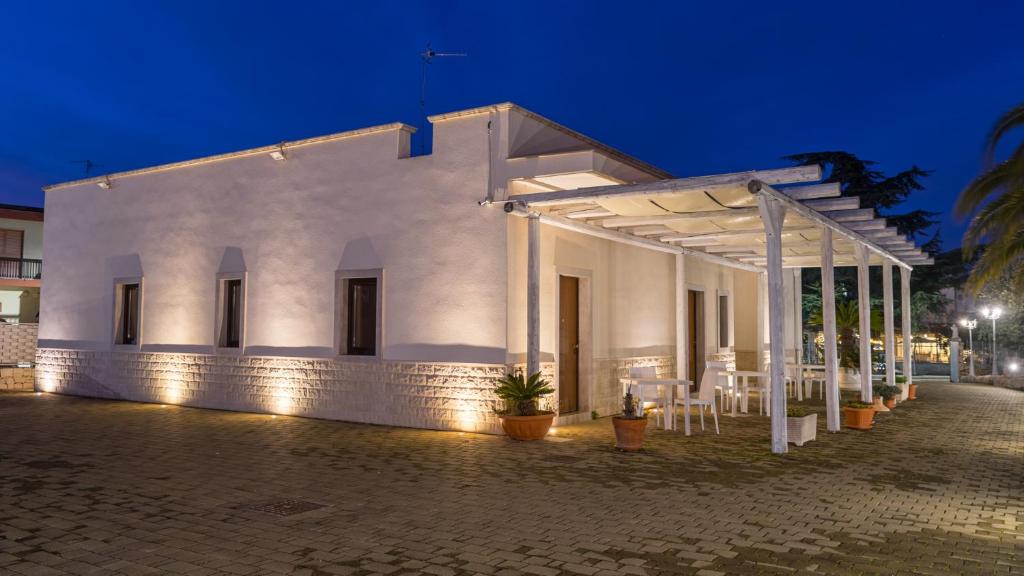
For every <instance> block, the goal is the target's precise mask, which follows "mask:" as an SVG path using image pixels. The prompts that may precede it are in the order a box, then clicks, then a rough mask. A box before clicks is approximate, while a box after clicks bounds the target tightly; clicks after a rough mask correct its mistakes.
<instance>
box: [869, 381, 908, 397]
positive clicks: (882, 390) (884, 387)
mask: <svg viewBox="0 0 1024 576" xmlns="http://www.w3.org/2000/svg"><path fill="white" fill-rule="evenodd" d="M871 390H872V391H873V392H874V395H875V396H881V397H882V398H885V399H886V400H891V399H893V398H895V397H896V395H897V394H900V393H902V392H903V390H901V389H900V387H899V386H891V385H889V384H873V385H872V386H871Z"/></svg>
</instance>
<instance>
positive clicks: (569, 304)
mask: <svg viewBox="0 0 1024 576" xmlns="http://www.w3.org/2000/svg"><path fill="white" fill-rule="evenodd" d="M579 376H580V279H579V278H575V277H573V276H559V277H558V412H559V413H561V414H567V413H569V412H576V411H578V410H579V409H580V405H579V404H580V384H579Z"/></svg>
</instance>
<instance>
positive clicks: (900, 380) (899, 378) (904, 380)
mask: <svg viewBox="0 0 1024 576" xmlns="http://www.w3.org/2000/svg"><path fill="white" fill-rule="evenodd" d="M896 383H897V384H906V383H907V377H906V376H897V377H896Z"/></svg>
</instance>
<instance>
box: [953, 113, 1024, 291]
mask: <svg viewBox="0 0 1024 576" xmlns="http://www.w3.org/2000/svg"><path fill="white" fill-rule="evenodd" d="M1022 127H1024V104H1020V105H1018V106H1017V107H1016V108H1013V109H1012V110H1010V111H1009V112H1007V113H1006V114H1004V115H1003V117H1002V118H1000V119H999V120H998V121H997V122H996V124H995V126H994V127H993V128H992V133H991V134H989V136H988V140H987V142H986V150H985V157H986V164H987V165H988V169H987V170H986V171H985V172H983V173H982V174H980V175H979V176H978V177H977V178H975V179H974V180H973V181H971V183H970V184H968V185H967V188H965V189H964V191H963V192H961V193H960V199H959V200H957V203H956V213H957V215H959V216H967V215H969V214H975V216H974V218H973V219H972V220H971V223H970V226H969V227H968V228H967V232H966V233H965V234H964V242H963V251H964V259H965V260H970V258H972V257H973V256H974V255H975V253H978V260H977V262H976V263H975V265H974V269H973V270H972V271H971V276H970V278H969V279H968V281H967V286H968V288H969V289H971V290H972V291H974V292H978V291H980V290H981V288H982V287H983V286H984V285H985V284H986V283H988V282H991V281H992V280H995V279H997V278H999V277H1001V276H1002V275H1003V274H1010V275H1011V277H1012V278H1014V280H1013V282H1014V285H1015V288H1016V289H1017V290H1024V270H1022V269H1024V142H1021V143H1020V144H1018V145H1017V148H1016V149H1015V150H1014V151H1013V152H1012V153H1011V154H1010V156H1009V158H1007V159H1006V160H1005V161H1003V162H1000V163H998V164H996V163H994V158H995V151H996V147H997V146H998V145H999V143H1000V141H1001V140H1003V139H1004V137H1005V136H1006V135H1007V134H1008V133H1009V132H1010V131H1012V130H1013V129H1015V128H1018V129H1019V128H1022ZM986 242H987V246H984V248H982V244H983V243H986Z"/></svg>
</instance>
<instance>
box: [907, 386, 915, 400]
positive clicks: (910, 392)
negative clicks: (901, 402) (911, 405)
mask: <svg viewBox="0 0 1024 576" xmlns="http://www.w3.org/2000/svg"><path fill="white" fill-rule="evenodd" d="M907 400H917V384H911V385H910V389H908V390H907Z"/></svg>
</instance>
